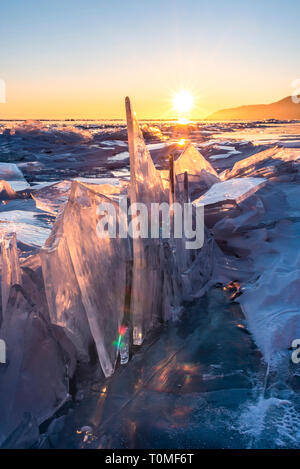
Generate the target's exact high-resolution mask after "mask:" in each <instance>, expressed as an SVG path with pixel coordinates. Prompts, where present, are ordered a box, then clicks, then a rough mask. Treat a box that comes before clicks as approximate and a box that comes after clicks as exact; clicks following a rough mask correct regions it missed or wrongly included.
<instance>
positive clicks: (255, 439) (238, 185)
mask: <svg viewBox="0 0 300 469" xmlns="http://www.w3.org/2000/svg"><path fill="white" fill-rule="evenodd" d="M142 128H143V133H144V138H145V140H146V144H147V147H148V149H149V150H150V152H151V156H152V159H153V161H154V163H155V165H156V168H157V169H159V170H161V171H166V170H168V164H169V154H170V152H172V153H173V154H174V155H175V165H176V160H177V158H178V157H179V155H180V154H181V152H182V150H183V149H184V148H186V144H187V143H189V142H191V143H193V144H194V145H195V147H196V148H198V149H199V151H200V152H201V154H202V155H203V158H204V159H205V163H206V165H207V166H205V167H206V169H208V172H207V174H208V173H209V168H211V171H213V172H214V174H213V175H212V172H211V173H210V174H209V176H207V174H204V176H203V175H202V177H203V181H204V182H205V184H204V185H203V186H201V187H200V186H199V187H200V189H199V187H198V189H197V186H196V185H197V181H198V180H197V179H195V180H191V181H190V191H191V196H192V195H193V194H195V197H194V198H193V200H195V199H196V201H197V203H198V202H199V203H204V205H205V206H206V212H205V217H206V218H205V222H206V224H207V226H208V229H209V230H210V232H212V233H213V236H214V240H215V241H216V242H217V243H218V247H219V248H220V250H221V251H222V253H223V254H224V256H225V257H224V258H223V259H224V265H217V268H216V272H215V277H214V282H212V284H211V285H210V289H208V291H206V293H205V295H204V296H202V297H200V298H198V297H197V295H196V294H195V297H194V300H193V301H189V302H187V303H185V304H184V310H183V314H182V316H180V318H179V320H178V321H177V322H175V323H172V324H170V323H167V324H166V325H165V326H164V327H161V328H158V329H156V330H154V331H153V332H152V333H151V334H150V335H149V336H148V337H147V338H146V341H145V342H144V344H143V346H142V347H141V348H139V349H135V353H134V354H133V357H132V360H131V361H130V362H129V363H128V364H127V365H126V366H125V367H122V366H119V367H118V368H117V370H116V372H115V374H114V375H113V376H112V377H110V378H107V379H105V378H104V376H103V375H102V373H101V372H99V370H98V369H97V367H96V365H93V364H90V365H84V366H82V367H80V369H79V371H78V373H77V375H76V379H75V380H74V382H73V383H72V389H71V390H70V391H71V394H72V397H73V400H72V401H70V402H68V403H67V404H66V405H65V406H64V407H62V408H61V409H60V410H59V411H58V412H57V413H56V415H55V418H56V419H54V420H52V422H51V423H50V422H49V421H46V422H44V423H43V424H42V426H41V429H40V430H41V433H43V435H44V440H43V442H42V443H41V445H42V447H50V448H52V447H54V448H56V447H59V448H66V447H72V448H73V447H74V448H101V447H102V448H135V447H137V448H300V418H299V411H300V400H299V396H300V394H299V391H300V371H299V370H300V369H298V367H297V365H293V364H292V363H291V360H290V356H291V350H290V345H291V342H292V340H293V339H296V338H299V337H300V326H299V324H300V309H299V304H300V296H299V292H300V287H299V285H300V268H299V266H300V248H299V234H300V208H299V200H300V190H299V187H300V177H299V164H300V163H299V162H300V159H299V158H300V123H296V122H292V123H287V122H282V123H280V122H228V123H224V122H222V123H218V122H193V123H190V124H189V125H187V126H182V125H178V124H177V123H176V122H167V121H157V122H151V123H146V122H144V123H143V125H142ZM277 146H278V148H277ZM202 161H203V160H202ZM241 162H242V163H241ZM210 165H211V166H210ZM162 174H165V173H162ZM129 175H130V173H129V153H128V145H127V129H126V125H125V123H124V122H121V121H116V122H112V121H99V122H97V121H89V122H88V121H72V122H67V121H66V122H54V121H48V122H33V121H28V122H4V121H2V122H0V180H4V181H7V183H8V184H10V185H11V188H12V189H13V190H14V191H15V192H16V197H15V198H13V199H12V200H11V199H10V200H6V199H3V200H2V203H1V205H0V236H1V239H2V238H3V237H4V236H6V235H7V234H10V233H16V240H17V246H18V249H19V254H20V256H21V258H22V259H25V261H26V256H27V255H28V253H36V252H37V250H38V249H39V248H41V247H42V246H44V243H45V241H46V239H47V238H48V237H49V235H50V233H51V229H52V227H53V224H54V222H55V218H56V216H57V215H59V214H60V213H61V212H62V210H63V208H64V205H65V204H66V202H67V201H68V198H69V195H70V187H71V181H73V180H77V181H80V182H81V183H83V184H86V185H87V186H89V187H90V186H91V185H94V186H95V191H96V187H98V188H99V186H100V185H103V188H104V189H103V190H106V191H108V193H110V194H114V192H116V193H118V191H121V190H122V188H123V187H126V184H128V179H129ZM195 181H196V182H195ZM195 188H196V189H195ZM194 189H195V192H193V191H194ZM197 190H198V192H197ZM226 256H227V257H226ZM32 262H35V260H34V261H32ZM30 265H31V264H30ZM27 267H28V266H27V264H25V270H26V268H27ZM226 269H227V270H226ZM224 272H225V273H224ZM226 275H228V281H226V278H227V276H226ZM230 276H231V277H230ZM229 278H230V279H231V281H230V282H229ZM196 290H197V289H196V288H195V291H196ZM298 336H299V337H298ZM49 423H50V426H49ZM85 427H86V428H88V430H87V429H84V428H85Z"/></svg>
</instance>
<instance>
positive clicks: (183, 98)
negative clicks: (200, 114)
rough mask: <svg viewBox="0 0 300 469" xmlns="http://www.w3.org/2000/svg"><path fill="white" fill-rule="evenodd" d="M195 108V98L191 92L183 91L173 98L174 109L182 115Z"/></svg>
mask: <svg viewBox="0 0 300 469" xmlns="http://www.w3.org/2000/svg"><path fill="white" fill-rule="evenodd" d="M193 106H194V98H193V96H192V95H191V93H189V91H186V90H181V91H179V93H176V94H175V95H174V98H173V108H174V109H175V110H176V111H177V112H178V113H180V114H184V113H186V112H189V111H190V110H191V109H192V107H193Z"/></svg>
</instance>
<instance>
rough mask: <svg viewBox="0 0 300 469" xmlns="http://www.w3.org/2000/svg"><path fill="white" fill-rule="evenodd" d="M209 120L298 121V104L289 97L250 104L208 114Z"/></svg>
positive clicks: (299, 112)
mask: <svg viewBox="0 0 300 469" xmlns="http://www.w3.org/2000/svg"><path fill="white" fill-rule="evenodd" d="M207 119H209V120H264V119H279V120H281V119H282V120H292V119H300V103H299V104H295V103H293V101H292V98H291V96H288V97H287V98H284V99H281V100H280V101H277V102H276V103H271V104H252V105H249V106H239V107H233V108H230V109H221V110H220V111H217V112H214V113H213V114H210V115H209V116H208V117H207Z"/></svg>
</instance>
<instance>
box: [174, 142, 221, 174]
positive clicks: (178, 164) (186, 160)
mask: <svg viewBox="0 0 300 469" xmlns="http://www.w3.org/2000/svg"><path fill="white" fill-rule="evenodd" d="M174 169H175V173H176V175H179V174H182V173H185V172H187V173H188V174H189V175H197V176H199V175H200V174H201V171H203V170H204V171H206V172H207V173H210V174H213V175H214V176H216V177H218V175H217V173H216V171H215V170H214V168H213V167H212V165H211V164H210V162H209V161H207V160H206V159H205V158H204V156H203V155H201V153H200V152H199V151H198V150H197V148H195V147H194V145H193V144H192V143H190V144H189V145H188V146H187V147H186V148H185V149H184V151H183V152H182V153H181V155H180V156H179V158H177V160H175V162H174Z"/></svg>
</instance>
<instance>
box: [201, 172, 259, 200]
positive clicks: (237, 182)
mask: <svg viewBox="0 0 300 469" xmlns="http://www.w3.org/2000/svg"><path fill="white" fill-rule="evenodd" d="M265 183H266V180H265V179H264V178H250V177H249V178H235V179H229V180H227V181H222V182H218V183H216V184H214V185H213V186H212V187H211V188H210V189H209V190H208V191H207V192H206V194H204V195H202V196H201V197H199V198H198V199H196V200H194V201H193V204H194V205H195V206H197V205H201V204H203V205H213V204H217V203H218V202H223V201H233V202H236V203H240V202H242V201H243V200H245V199H246V198H247V197H250V195H252V194H254V192H256V191H257V190H258V189H260V188H261V187H262V186H263V185H264V184H265Z"/></svg>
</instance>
